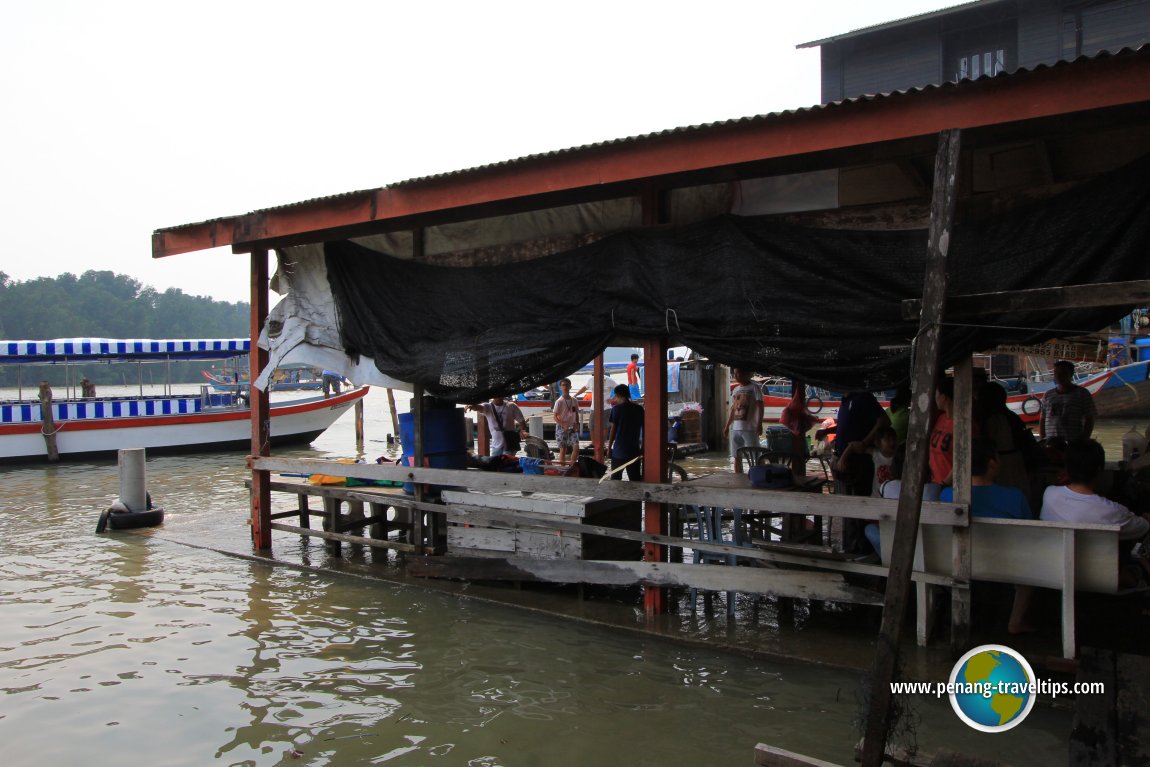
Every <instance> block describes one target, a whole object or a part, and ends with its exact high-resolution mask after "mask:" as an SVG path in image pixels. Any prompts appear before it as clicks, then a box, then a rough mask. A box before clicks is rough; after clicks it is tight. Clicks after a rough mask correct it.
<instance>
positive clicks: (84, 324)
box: [0, 270, 250, 387]
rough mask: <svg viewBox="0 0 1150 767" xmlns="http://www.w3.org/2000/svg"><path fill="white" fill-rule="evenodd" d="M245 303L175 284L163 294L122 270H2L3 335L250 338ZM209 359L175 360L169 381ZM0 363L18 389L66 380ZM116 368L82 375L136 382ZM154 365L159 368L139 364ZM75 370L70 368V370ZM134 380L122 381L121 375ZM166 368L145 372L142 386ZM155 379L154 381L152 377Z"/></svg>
mask: <svg viewBox="0 0 1150 767" xmlns="http://www.w3.org/2000/svg"><path fill="white" fill-rule="evenodd" d="M248 323H249V307H248V304H247V303H246V302H237V303H229V302H227V301H216V300H213V299H211V298H208V297H206V296H190V295H187V294H186V293H184V292H183V291H182V290H180V289H179V288H169V289H167V290H165V291H163V292H162V293H161V292H159V291H157V290H156V289H155V288H152V287H150V286H146V285H141V284H140V282H139V281H138V280H134V279H132V278H131V277H129V276H127V275H124V274H115V273H113V272H110V271H97V270H90V271H87V272H84V273H83V274H81V275H80V276H78V277H77V276H76V275H74V274H70V273H65V274H61V275H60V276H59V277H37V278H35V279H31V280H26V281H23V282H20V281H17V280H13V279H11V278H10V277H9V276H8V275H7V274H5V273H4V272H0V339H2V340H5V341H21V340H29V341H41V340H50V339H53V338H247V337H248V334H249V332H250V331H249V325H248ZM206 365H207V363H199V362H183V363H173V364H172V380H173V382H189V381H198V380H201V377H200V370H201V369H202V368H203V367H206ZM20 367H21V368H23V369H22V370H21V371H19V373H18V372H17V370H16V369H15V367H14V366H4V367H0V386H5V387H9V386H16V382H17V375H19V377H20V381H21V383H22V385H23V386H25V387H26V386H29V385H33V384H34V383H35V382H36V381H39V380H44V379H47V380H48V381H49V382H51V383H52V384H53V385H57V384H62V383H64V382H65V372H64V370H63V367H64V366H62V365H58V366H51V367H48V366H35V367H33V366H27V365H25V366H20ZM123 367H124V366H120V365H110V366H109V365H88V366H85V369H84V370H83V371H82V374H83V375H85V376H87V377H88V378H90V379H91V380H92V381H93V382H94V383H96V384H100V383H106V384H119V383H125V382H126V383H136V380H137V374H136V373H128V372H125V371H124V370H122V369H117V368H123ZM144 368H145V369H147V368H157V366H154V365H152V366H144ZM73 375H75V373H74V372H73ZM125 375H127V376H129V377H130V378H131V380H130V381H124V380H123V378H124V376H125ZM164 375H165V374H164V372H163V371H162V370H160V369H158V368H157V369H156V370H154V371H149V372H147V373H145V374H144V376H145V378H144V381H145V383H148V382H150V380H151V379H152V378H153V377H155V376H159V377H160V379H159V380H161V381H162V379H163V376H164ZM157 382H159V381H157Z"/></svg>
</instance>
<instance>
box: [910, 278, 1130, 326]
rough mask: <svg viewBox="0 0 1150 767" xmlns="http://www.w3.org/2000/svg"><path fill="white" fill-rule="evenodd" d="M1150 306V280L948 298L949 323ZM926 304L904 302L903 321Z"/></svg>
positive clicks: (913, 299)
mask: <svg viewBox="0 0 1150 767" xmlns="http://www.w3.org/2000/svg"><path fill="white" fill-rule="evenodd" d="M1148 303H1150V280H1131V281H1129V282H1100V283H1098V284H1096V285H1064V286H1061V287H1057V288H1034V289H1032V290H1009V291H1003V292H1001V293H971V294H967V295H962V296H947V297H946V316H947V318H948V319H962V318H970V317H985V316H988V315H995V314H1009V313H1012V312H1040V311H1047V310H1054V309H1088V308H1091V307H1097V306H1132V307H1133V306H1145V305H1146V304H1148ZM922 304H923V300H922V299H918V298H911V299H907V300H905V301H903V302H902V318H903V319H904V320H916V319H918V318H919V315H920V313H921V312H922Z"/></svg>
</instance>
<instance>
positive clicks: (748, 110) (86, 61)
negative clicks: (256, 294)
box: [0, 0, 956, 301]
mask: <svg viewBox="0 0 1150 767" xmlns="http://www.w3.org/2000/svg"><path fill="white" fill-rule="evenodd" d="M955 4H956V2H955V0H950V1H948V2H931V0H872V2H859V1H858V0H806V2H781V0H759V2H750V1H738V0H708V1H707V2H701V1H700V0H691V1H690V2H679V0H658V1H655V2H645V1H642V2H640V1H634V2H632V1H629V0H613V2H601V1H600V0H582V1H581V2H577V3H576V2H562V1H561V0H533V1H531V2H500V1H499V0H489V2H484V3H479V2H455V1H454V0H445V1H444V2H429V1H427V0H407V2H388V1H387V0H370V1H369V0H328V1H327V2H324V3H317V2H314V1H311V2H296V1H295V0H228V1H227V2H219V1H217V0H200V1H199V2H194V3H190V2H184V3H176V2H165V1H163V0H160V1H157V0H147V1H144V0H140V1H139V2H128V1H127V0H104V1H102V2H91V0H77V1H71V0H68V1H65V0H36V1H35V2H20V3H17V2H9V3H5V4H4V5H3V7H2V10H0V20H2V23H0V109H2V110H3V120H0V139H2V142H0V146H3V150H2V151H0V210H2V211H3V216H4V222H5V225H6V226H5V228H6V229H7V231H8V236H7V237H6V245H5V247H4V252H3V256H2V257H0V272H4V273H5V274H7V275H8V277H9V278H11V279H13V280H17V281H25V280H29V279H34V278H36V277H42V276H48V277H55V276H58V275H60V274H63V273H65V272H71V273H73V274H77V275H79V274H82V273H83V272H85V271H88V270H89V269H98V270H110V271H113V272H116V273H118V274H126V275H129V276H130V277H132V278H134V279H136V280H138V281H139V282H140V283H141V284H142V285H144V286H151V287H153V288H155V289H157V290H160V291H164V290H167V289H168V288H173V287H174V288H179V289H180V290H182V291H184V292H185V293H188V294H190V295H204V296H210V297H212V298H214V299H216V300H220V301H246V300H248V274H249V266H248V264H249V261H248V256H247V255H244V254H239V255H237V254H232V253H231V251H230V249H228V248H216V249H214V250H210V251H203V252H199V253H191V254H185V255H180V256H172V257H168V258H164V259H158V260H157V259H153V258H152V257H151V234H152V232H153V231H154V230H155V229H159V228H163V227H169V226H176V225H180V224H187V223H192V222H198V221H204V220H207V219H212V218H218V217H221V216H230V215H238V214H242V213H247V212H249V211H252V210H258V209H260V208H266V207H271V206H276V205H285V204H290V203H294V202H299V201H302V200H307V199H311V198H315V197H322V196H325V195H332V194H341V193H343V192H350V191H354V190H359V189H372V188H376V187H381V186H385V185H387V184H388V183H392V182H396V181H402V180H405V179H409V178H415V177H419V176H425V175H430V174H435V173H442V172H447V171H452V170H460V169H465V168H471V167H475V166H478V165H484V164H487V163H492V162H499V161H501V160H508V159H514V158H517V157H523V156H526V155H530V154H535V153H539V152H548V151H552V150H557V149H564V148H568V147H574V146H580V145H583V144H589V143H594V142H597V141H604V140H609V139H614V138H622V137H627V136H635V135H641V134H644V133H649V132H652V131H660V130H665V129H668V128H675V127H681V126H686V125H695V124H699V123H706V122H714V121H718V120H726V119H732V118H738V117H745V116H749V115H756V114H766V113H770V112H776V111H779V110H784V109H793V108H801V107H807V106H811V105H813V104H816V103H818V101H819V53H818V49H817V48H816V49H803V50H797V49H796V46H797V45H798V44H800V43H804V42H808V41H811V40H817V39H822V38H825V37H829V36H832V35H835V34H839V33H842V32H847V31H850V30H854V29H858V28H860V27H865V26H870V25H872V24H878V23H882V22H884V21H889V20H892V19H898V18H903V17H906V16H911V15H915V14H918V13H925V12H928V11H933V10H937V9H939V8H944V7H948V6H951V5H955Z"/></svg>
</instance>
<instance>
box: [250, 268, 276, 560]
mask: <svg viewBox="0 0 1150 767" xmlns="http://www.w3.org/2000/svg"><path fill="white" fill-rule="evenodd" d="M267 317H268V252H267V251H266V250H256V251H253V252H252V255H251V324H250V327H249V331H250V334H251V339H252V341H251V354H250V362H249V363H248V364H249V369H250V371H251V374H250V378H249V380H251V381H255V380H256V379H257V378H258V377H259V375H260V373H261V372H263V369H264V368H265V367H267V365H268V352H267V350H266V349H261V348H260V346H259V343H258V342H259V338H260V331H261V330H262V329H263V326H264V322H266V321H267ZM248 396H249V398H250V399H249V402H250V405H251V417H252V452H251V454H252V455H253V456H260V457H262V456H270V455H271V414H270V412H269V408H268V403H269V392H267V391H260V390H259V389H257V388H256V387H255V386H249V387H248ZM270 483H271V475H270V474H269V473H268V472H267V471H262V470H260V469H256V468H253V469H252V486H251V491H250V493H249V498H250V501H251V519H252V547H253V548H254V549H255V550H256V551H271V548H272V531H271V513H272V499H271V490H270Z"/></svg>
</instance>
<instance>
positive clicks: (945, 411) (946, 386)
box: [930, 378, 954, 485]
mask: <svg viewBox="0 0 1150 767" xmlns="http://www.w3.org/2000/svg"><path fill="white" fill-rule="evenodd" d="M934 404H935V407H937V408H938V415H937V416H935V419H934V427H933V428H932V429H931V432H930V481H931V482H937V483H938V484H940V485H949V484H951V482H952V477H951V475H952V474H954V418H953V417H952V416H951V410H952V408H953V407H954V379H953V378H942V379H940V380H939V382H938V388H936V389H935V392H934Z"/></svg>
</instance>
